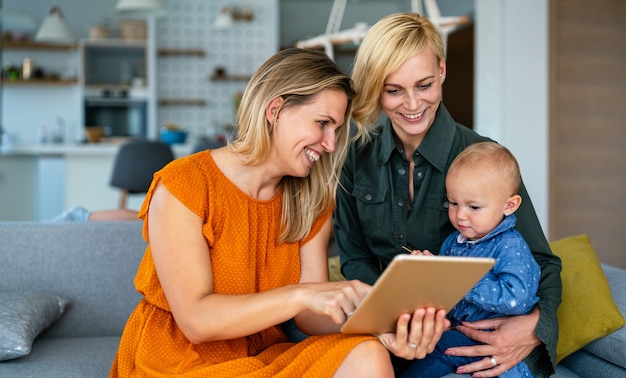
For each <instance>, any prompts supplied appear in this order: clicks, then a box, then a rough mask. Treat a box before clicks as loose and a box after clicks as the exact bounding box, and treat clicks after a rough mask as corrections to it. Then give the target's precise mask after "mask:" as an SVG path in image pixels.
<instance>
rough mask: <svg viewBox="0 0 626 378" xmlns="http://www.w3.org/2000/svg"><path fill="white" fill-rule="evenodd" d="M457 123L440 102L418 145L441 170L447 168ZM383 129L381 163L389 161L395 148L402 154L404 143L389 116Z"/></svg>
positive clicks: (381, 131)
mask: <svg viewBox="0 0 626 378" xmlns="http://www.w3.org/2000/svg"><path fill="white" fill-rule="evenodd" d="M455 124H456V122H455V121H454V119H452V116H451V115H450V113H448V110H447V109H446V108H445V106H444V105H443V103H440V104H439V108H438V109H437V115H436V117H435V121H434V122H433V124H432V125H431V127H430V129H429V130H428V132H427V133H426V136H425V137H424V140H423V141H422V143H420V145H419V146H418V147H417V152H419V153H420V155H422V156H423V157H424V158H425V159H426V160H427V161H428V162H429V163H430V164H432V165H433V167H435V169H437V170H438V171H440V172H444V171H445V169H446V165H447V161H448V158H449V156H450V151H451V149H452V143H453V142H454V136H455V133H454V127H455ZM381 129H382V130H380V133H381V139H382V144H381V147H380V149H381V150H380V154H379V156H380V158H381V162H380V163H381V164H385V163H387V162H388V161H389V158H390V157H391V154H392V153H393V151H394V150H395V151H398V153H400V154H402V144H401V143H400V140H399V139H398V137H397V135H396V133H395V132H394V131H393V127H392V126H391V121H390V120H389V118H388V117H386V118H385V123H384V124H383V125H382V126H381Z"/></svg>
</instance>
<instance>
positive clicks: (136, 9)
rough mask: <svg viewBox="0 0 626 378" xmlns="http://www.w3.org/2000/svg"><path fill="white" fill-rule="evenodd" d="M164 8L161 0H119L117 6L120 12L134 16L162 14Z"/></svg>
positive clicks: (116, 8)
mask: <svg viewBox="0 0 626 378" xmlns="http://www.w3.org/2000/svg"><path fill="white" fill-rule="evenodd" d="M164 9H165V7H164V6H163V2H162V1H161V0H119V1H118V2H117V5H116V6H115V10H116V11H117V12H118V13H120V14H125V15H133V16H147V15H150V14H160V13H162V12H163V11H164Z"/></svg>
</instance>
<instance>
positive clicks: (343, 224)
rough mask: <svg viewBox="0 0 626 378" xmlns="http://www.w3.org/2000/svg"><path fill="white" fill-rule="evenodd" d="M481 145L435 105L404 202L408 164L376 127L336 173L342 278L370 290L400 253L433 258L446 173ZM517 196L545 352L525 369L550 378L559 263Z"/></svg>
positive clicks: (442, 229) (441, 225) (391, 136)
mask: <svg viewBox="0 0 626 378" xmlns="http://www.w3.org/2000/svg"><path fill="white" fill-rule="evenodd" d="M484 140H489V139H488V138H485V137H482V136H480V135H478V134H477V133H476V132H474V131H473V130H471V129H469V128H467V127H465V126H463V125H460V124H458V123H456V122H455V121H454V120H453V119H452V117H451V116H450V114H449V113H448V111H447V110H446V109H445V107H444V106H443V104H440V106H439V109H438V111H437V116H436V118H435V121H434V123H433V125H432V126H431V128H430V130H429V131H428V132H427V134H426V136H425V137H424V140H423V141H422V143H421V144H420V145H419V147H418V148H417V150H416V151H414V152H413V154H412V158H413V161H414V162H415V169H414V171H413V190H414V195H413V200H411V199H410V197H409V174H410V171H409V162H408V161H407V160H406V158H405V156H404V153H403V150H402V148H403V147H402V144H401V143H400V142H399V140H398V139H397V137H396V135H395V133H394V131H393V128H392V127H391V123H390V121H389V120H388V119H387V120H386V122H385V123H384V124H383V125H381V126H378V128H377V129H376V135H374V136H373V138H372V141H371V142H368V143H366V144H364V145H360V144H359V142H355V143H353V145H352V146H351V147H350V150H349V153H348V156H347V158H346V162H345V164H344V167H343V170H342V174H341V185H340V186H339V188H338V190H337V203H336V209H335V214H334V219H335V220H334V232H335V239H336V241H337V245H338V247H339V255H340V260H341V271H342V273H343V275H344V276H345V277H346V278H348V279H358V280H361V281H363V282H366V283H368V284H373V283H374V282H375V281H376V280H377V279H378V277H379V276H380V274H381V273H382V271H383V269H385V267H387V265H388V264H389V262H390V261H391V259H392V258H393V257H394V256H395V255H397V254H399V253H406V252H405V251H404V250H403V249H402V246H406V247H407V248H409V249H411V250H413V249H419V250H424V249H428V250H430V251H431V252H432V253H434V254H438V253H439V249H440V247H441V244H442V243H443V240H444V239H445V238H446V236H447V235H449V234H450V233H451V232H452V231H453V230H454V228H453V226H452V224H451V223H450V221H449V219H448V212H447V209H446V208H445V207H444V203H445V201H446V199H447V195H446V188H445V177H446V173H447V171H448V168H449V167H450V164H451V163H452V160H454V158H455V157H456V156H457V155H458V154H459V153H460V152H461V151H462V150H463V149H464V148H465V147H467V146H468V145H470V144H472V143H476V142H479V141H484ZM520 195H521V196H522V199H523V200H522V204H521V206H520V208H519V209H518V210H517V212H516V216H517V219H518V222H517V226H516V229H517V230H518V231H519V232H520V233H521V234H522V235H523V236H524V238H525V239H526V242H527V243H528V245H529V246H530V249H531V250H532V252H533V256H534V257H535V259H536V260H537V263H538V264H539V266H540V267H541V270H542V274H541V282H540V285H539V296H540V298H541V299H540V301H539V307H540V309H541V317H540V319H539V323H538V325H537V329H536V334H537V337H539V339H540V340H541V341H542V342H543V343H544V344H543V345H542V346H540V347H538V348H536V349H535V350H534V351H533V353H531V355H530V356H529V357H528V358H526V360H525V362H526V363H527V364H528V365H529V366H530V367H531V368H532V370H533V372H534V374H535V375H537V376H549V375H550V374H552V372H553V369H554V363H553V362H554V361H555V354H556V343H557V338H558V323H557V318H556V310H557V308H558V306H559V304H560V303H561V278H560V271H561V261H560V259H559V258H558V257H557V256H556V255H554V254H552V251H551V250H550V246H549V244H548V242H547V240H546V238H545V235H544V234H543V230H542V229H541V225H540V223H539V220H538V219H537V215H536V213H535V210H534V208H533V205H532V202H531V201H530V198H529V196H528V193H527V191H526V188H525V187H524V185H523V184H522V187H521V189H520ZM452 278H453V277H442V280H445V279H452ZM547 351H549V352H547Z"/></svg>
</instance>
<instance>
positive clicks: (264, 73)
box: [228, 48, 354, 242]
mask: <svg viewBox="0 0 626 378" xmlns="http://www.w3.org/2000/svg"><path fill="white" fill-rule="evenodd" d="M325 89H339V90H342V91H343V92H344V93H345V94H346V97H347V98H348V106H347V108H346V112H345V115H344V116H345V118H344V124H343V125H342V126H341V127H340V128H339V129H337V132H336V141H335V151H334V152H332V153H329V154H323V155H322V157H321V158H320V160H319V161H318V162H317V163H316V164H315V166H314V167H313V168H312V169H311V172H310V174H309V175H308V176H306V177H292V176H285V177H283V179H282V180H281V183H280V186H281V188H282V190H283V194H282V215H281V234H280V237H279V240H280V241H281V242H295V241H299V240H302V239H303V238H305V237H306V236H307V235H308V234H309V232H310V230H311V228H312V226H313V223H314V222H315V221H316V220H317V218H318V217H319V216H320V215H321V214H322V213H324V212H325V211H328V210H329V209H330V208H332V206H333V205H334V201H335V190H336V188H337V185H338V181H339V179H338V172H340V170H341V166H342V164H343V162H344V160H345V155H346V151H347V148H348V143H349V141H350V135H349V132H350V130H349V127H348V123H349V121H350V111H351V109H352V98H353V97H354V89H353V88H352V80H351V79H350V77H349V76H348V75H346V74H345V73H343V72H341V70H340V69H339V68H338V67H337V65H336V64H335V63H334V62H333V61H332V60H331V59H330V58H329V57H328V56H327V55H326V54H324V53H322V52H318V51H310V50H303V49H298V48H288V49H284V50H282V51H280V52H278V53H276V54H274V55H273V56H272V57H270V58H269V59H268V60H267V61H266V62H265V63H263V65H261V67H260V68H259V69H258V70H257V72H256V73H255V74H254V76H253V77H252V79H251V80H250V82H249V83H248V86H247V87H246V90H245V91H244V94H243V97H242V99H241V105H240V106H239V108H238V111H237V114H236V117H235V124H236V125H237V127H238V135H237V137H236V139H235V140H233V142H232V143H230V144H229V145H228V148H229V149H230V150H231V151H234V152H236V153H239V154H241V155H242V156H243V157H244V158H245V164H248V165H258V164H260V163H262V162H264V161H265V160H266V159H268V157H269V154H270V150H271V147H272V146H271V139H272V138H271V137H272V134H273V132H274V128H275V122H274V123H272V124H270V122H269V121H267V118H266V113H265V109H266V108H267V106H268V105H269V104H270V102H271V101H272V100H273V99H275V98H277V97H282V99H283V100H284V101H283V102H282V105H281V106H280V108H279V109H278V111H277V112H276V115H277V117H275V119H278V114H279V113H280V111H281V110H282V109H284V108H287V107H292V106H301V105H304V104H307V103H309V102H311V101H313V100H314V98H315V97H316V96H317V95H319V93H320V92H322V91H323V90H325Z"/></svg>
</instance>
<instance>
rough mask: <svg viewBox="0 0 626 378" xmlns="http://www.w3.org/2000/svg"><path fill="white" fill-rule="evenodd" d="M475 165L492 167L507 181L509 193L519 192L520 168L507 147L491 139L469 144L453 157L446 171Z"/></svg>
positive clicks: (474, 166)
mask: <svg viewBox="0 0 626 378" xmlns="http://www.w3.org/2000/svg"><path fill="white" fill-rule="evenodd" d="M477 167H478V168H482V167H486V168H493V170H494V171H496V172H498V173H499V174H501V176H502V177H504V178H505V179H506V180H507V181H508V183H509V186H510V190H511V191H512V193H510V195H515V194H519V189H520V186H521V185H522V177H521V174H520V168H519V164H518V163H517V159H515V156H514V155H513V153H511V151H509V149H508V148H506V147H504V146H503V145H501V144H498V143H496V142H491V141H487V142H478V143H474V144H470V145H469V146H467V147H466V148H465V149H464V150H463V151H461V153H460V154H458V155H457V157H456V158H454V160H453V161H452V164H450V168H449V169H448V173H450V172H454V171H457V170H462V169H466V168H470V169H476V168H477Z"/></svg>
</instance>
